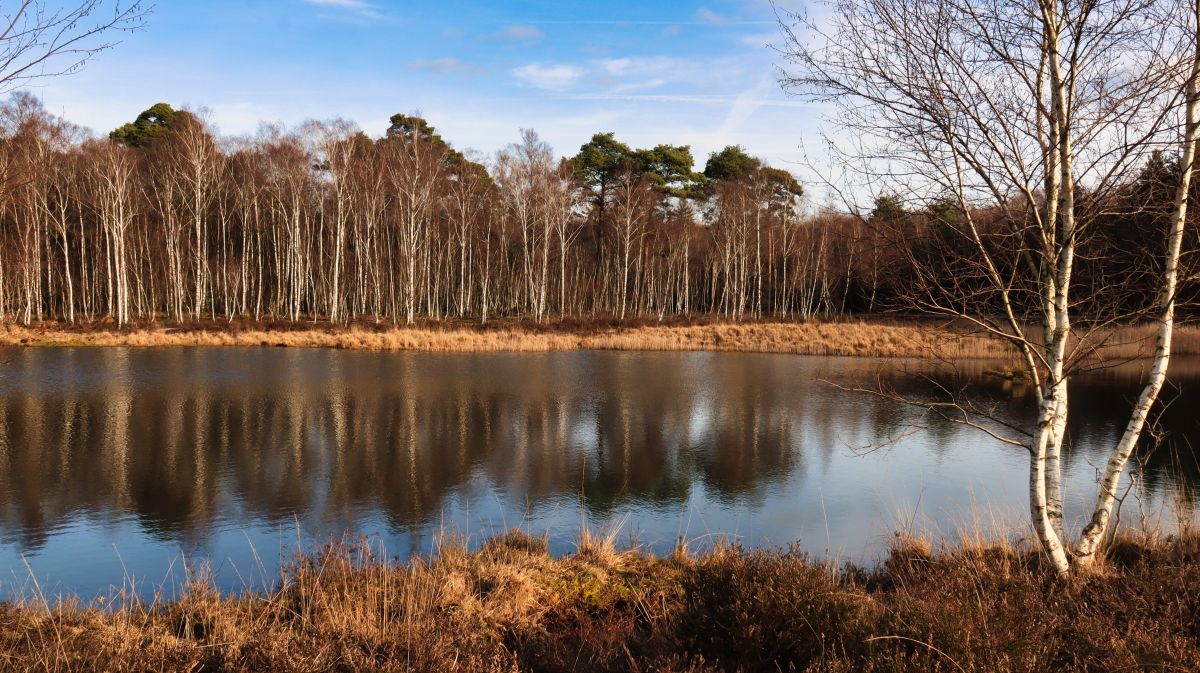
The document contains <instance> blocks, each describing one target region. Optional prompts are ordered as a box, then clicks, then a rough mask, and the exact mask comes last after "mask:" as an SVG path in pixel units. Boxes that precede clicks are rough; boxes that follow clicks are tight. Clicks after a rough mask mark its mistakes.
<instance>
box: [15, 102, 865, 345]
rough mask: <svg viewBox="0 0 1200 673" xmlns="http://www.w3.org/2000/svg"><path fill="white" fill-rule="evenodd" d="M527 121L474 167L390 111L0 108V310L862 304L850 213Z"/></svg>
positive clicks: (732, 171)
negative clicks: (278, 120)
mask: <svg viewBox="0 0 1200 673" xmlns="http://www.w3.org/2000/svg"><path fill="white" fill-rule="evenodd" d="M693 164H694V158H693V156H692V153H691V150H690V148H688V147H686V146H671V145H659V146H657V147H654V148H651V149H633V148H630V147H629V146H628V145H626V144H624V143H621V142H620V141H618V140H617V139H616V138H615V137H614V136H613V134H611V133H607V134H597V135H596V136H594V137H593V138H592V139H591V140H590V141H589V142H588V143H587V144H585V145H584V146H583V147H581V148H580V150H579V152H578V154H576V155H575V156H573V157H570V158H567V159H564V160H559V159H557V158H556V157H555V155H554V153H553V152H552V151H551V148H550V147H549V146H548V145H547V144H546V143H544V142H542V141H541V140H539V139H538V137H537V136H536V135H535V134H534V133H532V132H530V131H526V132H524V133H523V135H522V136H521V139H520V141H519V142H517V143H515V144H513V145H511V146H509V147H508V148H506V149H504V150H503V151H501V152H499V153H498V154H497V155H496V156H495V157H492V158H489V159H488V160H479V159H478V158H469V157H467V156H466V155H464V154H463V153H461V152H459V151H457V150H455V149H454V148H452V147H451V146H450V145H449V143H447V142H446V141H445V140H443V139H442V138H441V136H439V135H438V133H437V131H436V130H435V129H434V128H433V127H432V126H431V125H430V124H429V123H428V122H427V121H426V120H424V119H421V118H419V117H413V116H406V115H396V116H394V117H393V118H392V119H391V126H390V127H389V128H388V129H387V132H386V133H385V134H384V136H383V137H381V138H370V137H368V136H367V135H365V134H364V133H362V132H360V131H359V130H358V129H356V128H355V127H354V126H353V125H351V124H348V123H345V122H341V121H334V122H329V123H319V122H310V123H306V124H304V125H302V126H301V127H300V128H298V129H295V130H292V131H287V130H284V129H283V128H281V127H267V129H266V130H264V131H262V132H261V133H259V134H258V135H257V136H256V137H253V138H218V137H214V135H213V134H212V132H211V131H210V129H209V127H208V126H207V125H206V123H205V122H204V121H203V120H202V119H201V118H199V117H198V116H197V115H195V114H193V113H191V112H188V111H186V110H177V109H175V108H173V107H172V106H170V105H167V104H165V103H159V104H157V105H154V106H152V107H151V108H149V109H148V110H146V111H145V112H143V113H142V114H140V115H138V117H137V118H136V119H135V120H134V121H132V122H130V123H128V124H125V125H123V126H121V127H120V128H117V129H116V130H114V131H112V132H111V133H110V134H109V135H108V137H105V138H96V137H92V136H90V135H89V134H88V133H87V132H85V131H84V130H82V129H80V128H78V127H75V126H73V125H71V124H70V123H68V122H66V121H64V120H62V119H58V118H56V117H54V116H52V115H50V114H48V113H47V112H46V111H45V110H44V109H43V108H42V106H41V105H40V104H39V102H38V101H37V100H36V99H35V98H33V97H32V96H30V95H28V94H23V93H18V94H14V95H13V96H12V97H11V99H10V100H9V101H8V102H7V103H6V104H4V105H3V106H2V107H0V174H2V175H3V176H4V184H6V185H8V187H7V188H6V189H5V190H4V191H3V193H0V316H2V317H3V318H4V319H7V320H17V321H21V322H26V323H28V322H35V321H40V320H48V319H61V320H67V321H79V320H97V319H112V320H114V321H116V322H117V323H119V324H126V323H129V322H146V321H153V320H160V319H168V320H174V321H188V320H197V319H216V318H224V319H234V318H243V319H270V320H280V319H283V320H331V321H336V322H346V321H352V320H371V321H388V322H395V323H411V322H414V321H417V320H439V319H445V318H471V319H477V320H487V319H489V318H492V317H496V316H503V317H517V318H529V319H533V320H548V319H553V318H593V317H604V318H610V317H615V318H635V317H636V318H648V317H657V318H662V317H664V316H680V315H695V314H721V315H725V316H728V317H730V318H742V317H746V316H766V315H776V316H780V317H791V316H800V317H809V316H814V315H834V314H839V313H842V312H845V311H849V310H860V309H863V308H866V306H864V305H862V301H861V299H862V297H865V296H868V295H870V294H873V291H871V292H864V289H863V285H862V284H863V283H864V282H870V281H869V279H870V276H863V275H862V272H863V269H864V268H865V267H864V264H863V262H864V260H873V259H875V258H876V257H878V255H877V254H876V253H875V252H873V251H872V250H871V249H870V246H871V244H872V243H871V240H870V238H869V237H867V236H865V235H864V234H865V230H864V228H863V225H862V223H860V222H856V221H855V220H854V219H853V218H847V217H840V218H839V217H832V216H822V217H815V218H813V217H808V218H806V217H803V216H802V214H801V209H800V203H801V197H802V195H803V189H802V187H801V185H800V184H799V183H798V182H797V181H796V180H795V178H793V177H792V176H791V175H790V174H788V173H787V172H785V171H782V170H779V169H775V168H771V167H769V166H766V165H765V164H764V163H763V162H762V161H761V160H758V159H756V158H753V157H750V156H748V155H747V154H746V152H745V151H744V150H742V149H741V148H739V147H729V148H726V149H725V150H723V151H721V152H719V153H716V154H714V155H713V156H712V157H711V158H710V160H709V161H708V164H707V166H706V170H705V171H704V172H703V173H699V172H696V171H695V170H694V168H693Z"/></svg>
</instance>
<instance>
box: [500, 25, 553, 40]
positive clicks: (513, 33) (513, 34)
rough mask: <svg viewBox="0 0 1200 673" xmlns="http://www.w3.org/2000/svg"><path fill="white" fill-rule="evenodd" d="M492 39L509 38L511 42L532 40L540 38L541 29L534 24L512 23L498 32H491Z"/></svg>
mask: <svg viewBox="0 0 1200 673" xmlns="http://www.w3.org/2000/svg"><path fill="white" fill-rule="evenodd" d="M491 38H492V39H493V40H511V41H513V42H532V41H534V40H540V39H542V31H540V30H538V29H537V28H536V27H535V26H524V25H512V26H509V27H507V28H505V29H504V30H502V31H500V32H499V33H493V34H492V36H491Z"/></svg>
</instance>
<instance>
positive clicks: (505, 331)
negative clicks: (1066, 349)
mask: <svg viewBox="0 0 1200 673" xmlns="http://www.w3.org/2000/svg"><path fill="white" fill-rule="evenodd" d="M0 346H5V347H23V346H36V347H63V346H97V347H99V346H127V347H153V346H244V347H289V348H335V349H349V350H370V351H420V352H457V353H464V352H546V351H569V350H646V351H716V352H756V353H783V354H794V355H812V356H848V357H894V358H928V357H935V358H943V359H966V358H980V359H1006V358H1011V357H1012V351H1011V349H1010V348H1009V347H1008V346H1007V345H1005V344H1004V343H1002V342H1000V341H998V340H996V339H994V338H988V337H984V336H980V335H976V334H969V333H966V332H961V331H957V330H951V329H947V328H943V327H938V326H933V325H929V324H920V323H916V322H910V323H905V322H883V321H877V322H863V321H843V322H742V323H729V322H689V323H665V324H656V323H647V322H640V323H635V322H631V323H628V324H620V325H614V324H611V323H551V324H547V325H540V324H530V323H522V322H496V323H494V324H490V325H486V326H479V325H473V324H468V323H435V324H421V325H415V326H412V327H405V326H397V327H393V326H383V327H380V326H375V325H363V324H356V325H351V326H330V325H311V324H304V323H300V324H291V323H283V324H281V323H253V322H243V323H233V324H226V323H222V322H206V323H200V324H195V325H180V326H173V325H171V326H168V325H145V326H133V327H128V328H124V329H117V328H115V326H113V325H111V324H109V325H103V324H85V325H64V324H60V323H43V324H37V325H33V326H28V327H26V326H21V325H14V324H6V325H2V326H0Z"/></svg>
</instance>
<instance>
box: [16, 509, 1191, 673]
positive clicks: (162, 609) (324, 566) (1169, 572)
mask: <svg viewBox="0 0 1200 673" xmlns="http://www.w3.org/2000/svg"><path fill="white" fill-rule="evenodd" d="M1198 585H1200V537H1197V536H1196V535H1194V534H1190V533H1184V534H1182V535H1180V536H1178V537H1172V538H1155V537H1146V536H1140V537H1137V538H1131V539H1124V540H1120V541H1118V542H1117V543H1115V544H1114V545H1112V546H1111V547H1110V549H1109V552H1108V556H1107V560H1106V562H1105V563H1104V564H1103V565H1102V566H1100V567H1098V568H1096V569H1095V572H1093V573H1090V574H1087V575H1083V576H1078V577H1075V578H1072V579H1071V580H1063V579H1062V578H1060V577H1057V576H1056V574H1055V573H1054V571H1053V569H1052V568H1051V567H1048V564H1047V563H1046V561H1045V558H1044V556H1043V555H1042V554H1041V553H1040V552H1036V551H1029V550H1027V549H1026V548H1024V547H1023V546H1021V545H1020V544H1017V545H1013V544H1006V543H983V544H974V543H972V542H969V541H968V542H960V543H956V544H955V545H953V546H951V547H948V548H946V549H944V550H936V551H935V550H934V549H933V548H932V546H931V544H930V543H929V542H928V541H927V540H923V539H911V538H907V537H900V536H898V537H897V538H896V541H895V543H894V544H893V549H892V551H891V553H890V555H888V556H887V558H886V559H885V561H884V562H883V563H881V564H879V565H878V566H877V567H874V568H859V567H854V566H850V565H838V564H833V563H829V562H822V561H820V560H816V559H812V558H810V557H807V556H805V555H804V554H801V553H798V552H794V551H787V550H776V551H764V550H757V551H752V550H745V549H741V548H737V547H723V546H720V545H718V546H717V548H716V549H713V550H710V551H708V552H706V553H704V554H702V555H698V556H695V555H689V554H687V553H686V552H684V551H680V552H678V553H676V554H674V555H671V556H669V557H665V558H661V557H653V556H647V555H644V554H641V553H638V552H637V551H618V550H616V549H615V548H614V546H613V544H612V540H611V539H610V538H599V537H596V536H592V535H587V534H585V535H584V536H582V537H581V539H580V541H579V543H578V547H577V551H576V552H575V553H573V554H570V555H567V556H565V557H561V558H555V557H552V556H550V555H549V554H548V553H547V551H546V543H545V541H544V540H543V539H540V538H536V537H531V536H529V535H527V534H525V533H523V532H519V531H518V532H512V533H509V534H506V535H503V536H500V537H497V538H495V539H492V540H491V541H489V542H487V543H486V544H484V545H483V546H482V547H481V548H478V549H476V550H474V551H468V549H467V547H466V546H465V545H464V544H462V542H461V541H458V542H456V541H453V540H447V541H445V542H443V544H441V546H440V547H439V549H438V550H437V551H436V552H435V553H433V554H432V555H431V556H427V557H417V558H414V559H412V560H411V562H408V563H399V562H397V561H396V560H393V559H388V558H386V557H385V556H383V555H381V554H379V553H378V550H375V549H373V548H372V547H371V545H370V544H368V543H366V542H361V543H355V544H340V545H334V546H331V547H329V548H327V549H325V550H324V551H322V552H319V553H316V554H313V555H310V556H305V557H302V558H299V559H297V560H296V561H295V562H293V563H292V564H291V565H289V566H288V567H287V568H286V569H285V571H284V574H283V577H282V579H281V580H280V582H279V583H278V584H277V585H276V586H274V587H272V588H270V589H268V590H266V591H258V592H247V593H245V594H242V595H227V594H221V593H219V592H217V591H216V590H215V589H214V588H213V586H212V584H211V582H210V581H209V580H208V579H206V575H205V573H204V572H203V571H198V572H196V573H195V574H194V576H193V578H192V581H191V582H190V583H189V584H188V585H187V587H186V588H185V589H184V591H183V593H182V595H181V596H179V597H177V598H175V599H173V600H151V601H143V600H139V599H137V598H135V597H133V596H132V595H127V594H122V593H121V592H119V591H114V592H113V593H112V594H111V595H110V596H107V597H104V598H103V599H97V600H95V601H93V602H90V603H84V602H80V601H73V600H66V601H61V602H57V603H56V602H54V601H53V600H49V601H48V600H46V598H45V597H43V596H42V595H41V594H40V593H39V592H38V590H37V588H36V587H30V588H29V589H30V590H29V592H28V594H27V597H26V599H25V600H22V601H17V602H14V603H8V604H0V653H2V654H0V670H4V671H35V670H36V671H84V670H89V671H90V670H96V671H99V670H104V671H134V670H137V671H143V670H144V671H150V670H153V671H297V672H299V671H465V672H470V671H518V670H521V671H597V672H599V671H677V672H683V671H688V672H693V673H700V672H702V671H793V670H795V671H847V672H848V671H959V672H960V673H965V672H968V671H970V672H976V671H978V672H981V673H982V672H988V673H992V672H994V671H1041V670H1055V671H1135V670H1136V671H1144V670H1163V671H1195V670H1200V631H1197V624H1198V622H1197V620H1196V615H1197V614H1200V592H1197V590H1196V587H1197V586H1198Z"/></svg>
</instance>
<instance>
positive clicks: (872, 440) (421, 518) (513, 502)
mask: <svg viewBox="0 0 1200 673" xmlns="http://www.w3.org/2000/svg"><path fill="white" fill-rule="evenodd" d="M889 371H890V372H891V373H892V374H893V380H892V383H893V385H896V386H898V387H899V388H901V390H902V391H904V392H906V393H908V394H920V393H921V392H922V390H921V387H920V386H919V385H918V384H917V383H916V382H915V381H913V380H912V379H910V378H904V377H896V376H894V373H895V371H894V369H891V370H889V369H888V366H887V365H886V364H885V363H883V362H882V361H872V360H850V359H815V358H803V357H794V356H779V355H756V354H706V353H588V352H583V353H549V354H497V355H414V354H374V353H348V352H340V351H322V350H311V351H309V350H282V349H263V350H260V349H246V350H240V349H224V350H205V349H174V350H171V349H164V350H140V351H138V350H133V351H131V350H122V349H95V350H88V349H53V350H25V351H19V352H17V353H16V354H15V356H14V358H13V362H12V364H11V366H10V367H9V369H7V370H6V371H4V372H0V462H2V463H3V465H2V466H0V467H3V469H2V470H0V571H3V572H4V575H3V579H4V580H5V581H6V583H7V584H8V585H9V586H10V587H16V589H17V590H18V591H19V590H20V589H22V588H28V587H27V586H26V584H25V582H26V580H27V578H28V571H27V570H26V566H25V561H28V563H29V565H30V567H32V568H33V569H34V571H35V572H36V573H37V577H38V578H39V580H40V581H41V582H42V584H43V587H47V588H48V591H49V592H50V593H54V592H56V591H59V590H62V589H65V588H69V589H75V590H78V591H80V592H82V593H84V594H92V593H97V592H103V591H105V590H107V589H108V588H109V587H111V586H116V587H120V586H121V585H122V583H123V582H127V581H129V579H130V578H136V580H137V581H138V583H139V586H141V587H142V589H143V590H145V589H148V588H150V589H152V588H153V587H154V586H155V585H163V586H165V587H166V588H167V590H168V591H169V590H171V588H172V587H174V586H177V585H178V584H179V583H180V582H181V581H182V580H183V578H184V573H183V571H182V568H183V564H184V562H185V560H188V561H202V560H205V559H207V560H210V561H211V563H212V566H213V570H214V572H215V573H216V575H217V578H218V581H219V582H220V583H221V585H222V586H225V587H227V588H240V587H244V586H249V587H255V588H256V587H261V586H263V583H264V582H270V581H271V579H272V578H274V577H275V576H276V573H277V571H278V566H279V563H280V562H281V560H286V559H288V558H290V555H291V554H292V553H293V551H294V549H295V546H296V544H297V542H296V541H297V539H298V535H297V531H298V530H299V531H302V533H301V535H300V536H299V537H300V539H302V540H303V541H304V542H303V544H305V545H306V546H311V545H313V544H316V543H317V542H319V541H323V540H329V539H333V538H339V537H341V536H342V535H344V534H346V533H347V532H348V531H349V532H351V533H353V534H360V533H361V534H365V535H369V536H376V537H377V539H378V541H379V542H380V543H382V544H383V545H384V546H385V548H386V550H387V552H388V553H389V554H392V555H395V556H398V557H407V556H408V555H410V554H412V553H428V552H429V551H430V550H431V548H432V547H433V545H434V543H435V541H436V539H437V536H438V533H439V532H447V533H455V534H461V535H465V536H466V537H467V538H468V539H469V540H471V541H472V542H474V543H476V544H478V543H479V542H480V541H481V540H482V539H484V538H486V537H487V536H488V535H491V534H494V533H497V532H500V531H503V530H505V529H508V528H512V527H521V528H526V529H528V530H530V531H531V532H534V533H540V532H542V531H548V532H549V533H550V540H551V547H552V549H553V550H555V551H556V552H567V551H570V550H572V549H573V548H574V542H575V540H576V539H577V531H578V530H579V527H580V526H581V525H587V526H589V527H590V528H592V529H594V530H601V531H603V530H606V529H608V528H611V527H613V526H620V534H619V536H618V539H619V540H621V541H623V542H627V541H629V540H631V539H636V541H637V542H638V543H639V544H641V545H644V546H645V547H646V548H648V549H649V550H652V551H655V552H660V553H664V552H668V551H670V550H671V548H672V547H674V545H675V544H676V542H677V541H678V540H680V539H682V540H685V541H688V542H690V543H691V544H693V545H694V546H698V547H703V546H705V545H707V544H711V543H712V542H714V541H715V540H716V539H718V538H721V537H725V536H728V537H730V538H731V539H733V540H736V541H739V542H741V543H743V544H748V545H760V544H766V545H779V546H783V545H788V544H791V543H793V542H798V543H799V544H800V546H801V547H802V548H803V549H806V550H808V551H810V552H812V553H814V554H817V555H822V554H825V553H830V554H833V555H835V556H837V557H839V558H850V559H856V560H860V561H869V560H871V559H873V558H877V557H878V555H879V554H880V552H881V551H882V550H883V549H884V545H885V544H886V541H887V540H888V538H889V537H890V535H891V534H892V531H895V530H896V529H898V528H904V527H907V526H909V525H913V526H914V527H916V528H918V529H932V530H933V532H934V533H935V534H938V535H943V536H945V537H946V538H948V539H951V540H952V539H954V536H955V531H956V530H957V527H958V526H961V525H969V524H972V523H981V524H982V525H983V527H984V528H985V529H986V528H989V527H991V526H992V525H993V522H992V521H991V518H992V517H997V518H998V521H996V522H995V525H996V526H997V527H998V528H1000V529H1002V530H1005V531H1006V532H1008V531H1011V530H1012V529H1013V527H1014V526H1020V525H1021V522H1022V521H1023V520H1024V512H1025V508H1026V505H1025V498H1026V494H1027V486H1026V479H1027V459H1026V455H1025V453H1024V452H1023V451H1022V450H1020V449H1015V448H1013V447H1008V446H1004V445H1000V444H998V443H996V442H994V441H992V440H989V439H987V438H985V437H984V436H983V435H981V434H978V433H975V432H973V431H969V430H966V429H963V428H961V427H957V426H949V427H947V426H944V425H942V426H938V425H934V426H931V427H930V428H928V429H923V430H920V431H917V432H909V430H910V427H911V422H912V421H913V420H914V418H915V416H914V414H915V412H914V411H913V410H912V409H911V408H908V407H899V406H897V405H895V404H893V403H890V402H887V401H885V400H882V399H879V398H875V397H871V396H868V395H862V394H857V393H850V392H845V391H842V390H839V389H837V388H835V387H832V386H829V385H827V384H824V383H820V382H819V380H820V379H829V380H835V381H840V382H842V383H853V382H858V383H859V384H864V383H867V382H870V381H873V380H874V377H875V376H876V374H877V373H881V372H882V373H883V374H885V375H888V372H889ZM1174 378H1175V380H1176V381H1177V382H1181V383H1182V386H1183V389H1182V392H1181V393H1180V395H1182V396H1183V397H1182V398H1181V399H1179V400H1176V402H1175V408H1182V409H1184V410H1186V409H1187V408H1194V404H1193V403H1192V402H1191V400H1190V399H1189V398H1188V397H1187V396H1188V395H1190V394H1191V393H1190V392H1189V391H1188V383H1189V382H1190V381H1192V380H1200V377H1195V376H1192V373H1191V371H1189V370H1187V368H1186V367H1185V368H1184V370H1183V373H1182V374H1179V373H1177V374H1175V375H1174ZM1133 385H1134V384H1133V383H1132V381H1131V380H1130V379H1127V378H1122V377H1121V376H1114V375H1110V374H1105V375H1104V376H1100V377H1096V379H1095V380H1094V381H1092V382H1090V383H1087V384H1081V385H1079V386H1076V387H1075V388H1073V391H1072V395H1074V396H1075V400H1076V403H1077V405H1078V406H1077V408H1079V409H1087V410H1089V413H1091V414H1092V415H1091V416H1089V417H1079V416H1077V417H1076V418H1074V419H1073V420H1072V424H1071V428H1070V431H1071V437H1072V438H1073V440H1074V442H1075V445H1076V450H1075V452H1074V454H1073V455H1068V456H1067V459H1066V461H1065V468H1064V469H1065V476H1066V482H1067V490H1066V492H1067V498H1068V509H1069V516H1071V517H1075V518H1074V519H1072V520H1073V521H1078V517H1080V516H1081V515H1082V512H1083V511H1085V510H1086V508H1087V506H1088V504H1089V502H1088V499H1090V498H1091V497H1092V492H1093V489H1094V482H1095V473H1096V468H1097V466H1098V465H1099V464H1100V462H1101V461H1102V460H1103V453H1104V452H1105V451H1106V450H1107V447H1108V446H1111V443H1112V442H1113V441H1114V437H1115V434H1116V433H1119V432H1120V430H1121V424H1120V423H1119V422H1118V420H1117V419H1118V418H1119V416H1120V414H1121V413H1122V411H1121V409H1122V408H1123V407H1122V405H1123V404H1127V402H1125V400H1127V399H1128V398H1129V396H1130V391H1132V390H1134V388H1133ZM994 388H995V386H989V385H985V386H984V387H983V389H982V390H981V392H980V393H979V394H981V395H983V394H986V395H992V394H999V395H1003V394H1005V393H1004V392H1003V391H1002V390H999V391H997V390H995V389H994ZM1179 405H1183V406H1182V407H1180V406H1179ZM1005 413H1006V414H1010V420H1018V421H1020V420H1021V419H1024V418H1026V417H1027V415H1028V413H1029V405H1028V400H1022V399H1021V398H1019V397H1018V398H1017V399H1016V400H1015V401H1013V400H1010V401H1009V402H1008V404H1007V406H1006V407H1005ZM1191 416H1192V415H1191V414H1188V413H1186V411H1184V412H1175V413H1174V414H1173V415H1168V416H1166V417H1165V418H1164V421H1165V423H1166V427H1167V428H1168V429H1171V430H1173V431H1174V432H1175V434H1176V436H1177V438H1178V439H1180V440H1190V439H1195V438H1196V437H1200V431H1198V428H1197V421H1196V419H1195V418H1193V417H1191ZM894 437H899V438H900V439H898V440H897V441H895V442H894V443H893V444H891V445H889V446H887V447H884V448H881V449H879V450H874V451H867V452H863V451H861V450H860V449H861V448H862V447H867V446H872V445H877V444H880V443H881V442H883V441H884V440H887V439H888V438H894ZM1189 460H1191V461H1192V464H1194V463H1195V461H1194V458H1193V459H1189ZM1182 462H1183V463H1184V466H1185V468H1186V465H1187V461H1182ZM1142 474H1143V475H1144V476H1145V485H1146V488H1144V489H1143V490H1142V491H1140V492H1139V493H1138V494H1137V495H1138V497H1139V502H1138V503H1137V504H1132V503H1131V504H1130V505H1129V506H1130V507H1142V508H1145V509H1146V510H1147V511H1148V512H1149V514H1150V515H1151V516H1154V515H1155V514H1161V513H1163V512H1164V511H1166V510H1167V508H1169V507H1170V506H1171V505H1172V504H1173V501H1174V498H1175V496H1176V493H1177V483H1178V479H1177V476H1176V475H1175V474H1174V473H1173V472H1172V471H1171V469H1170V465H1169V464H1168V463H1167V461H1165V460H1164V459H1158V460H1157V462H1154V461H1152V462H1151V463H1150V464H1148V467H1147V468H1146V470H1145V471H1144V472H1143V473H1142ZM1189 475H1191V476H1189ZM1180 476H1182V478H1184V479H1185V481H1186V480H1191V481H1192V482H1194V481H1195V478H1194V477H1195V475H1194V473H1190V472H1187V471H1186V469H1185V471H1184V472H1183V473H1182V474H1181V475H1180ZM22 556H23V557H24V559H23V558H22Z"/></svg>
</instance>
